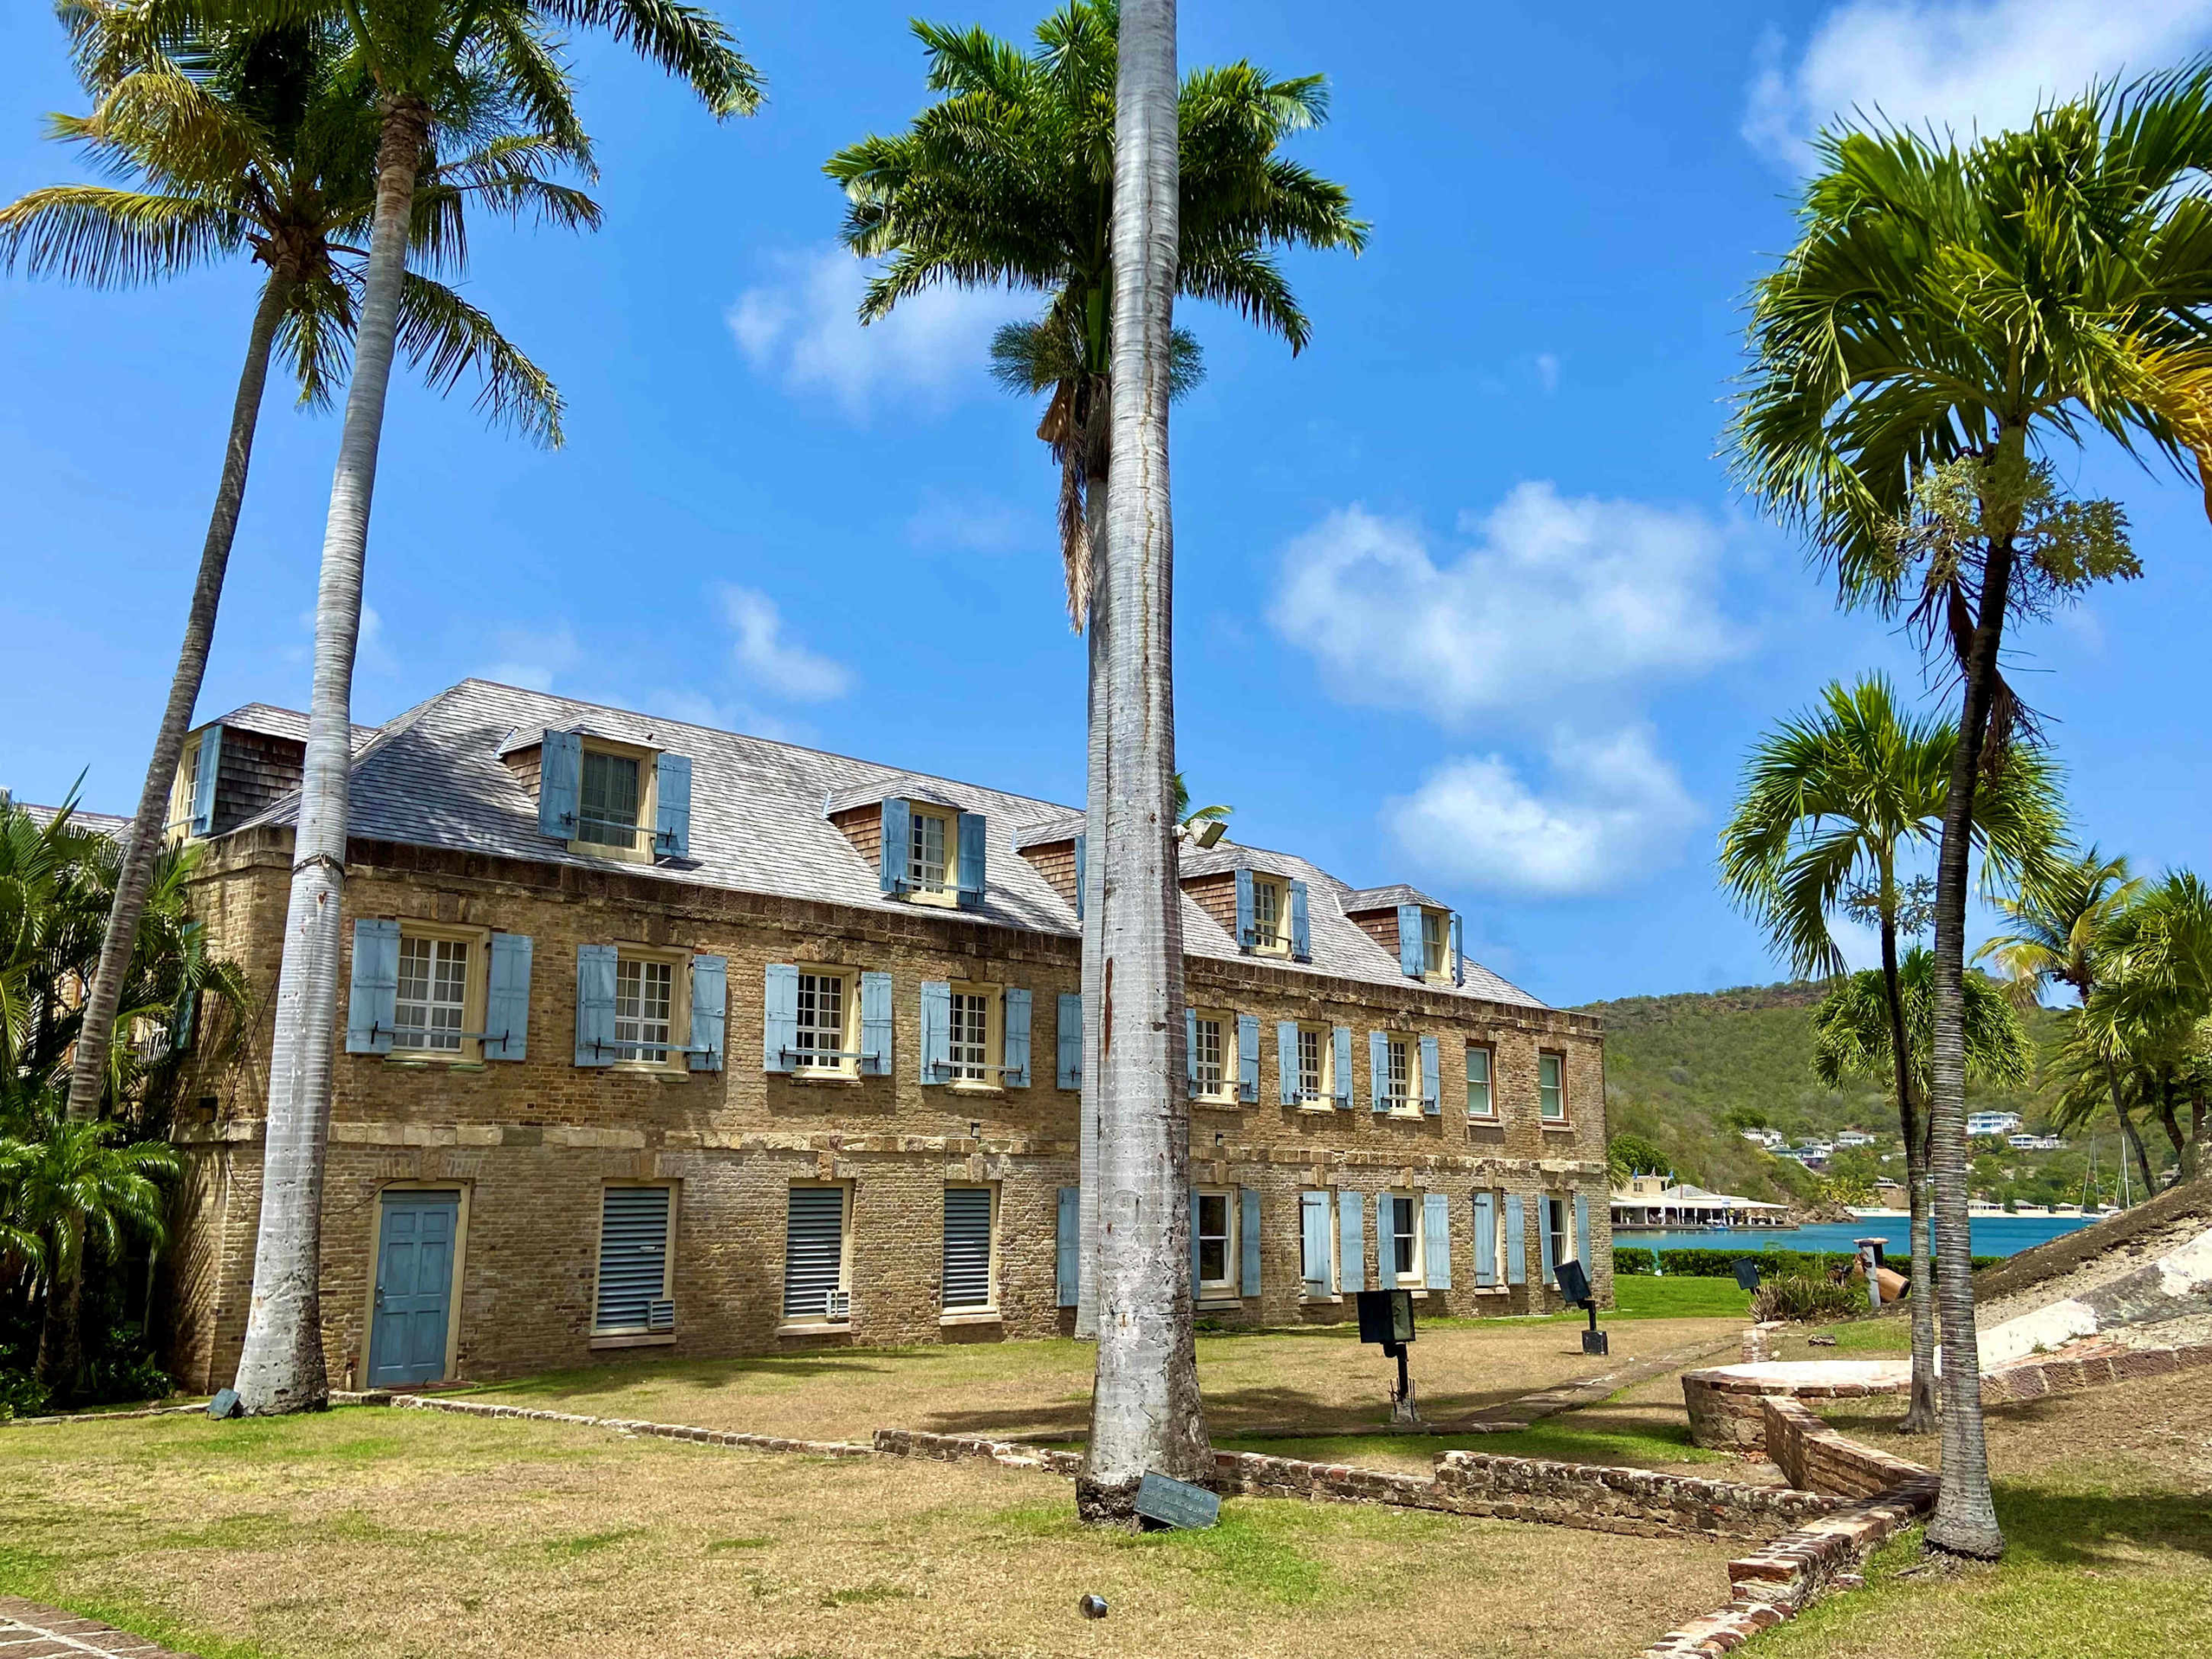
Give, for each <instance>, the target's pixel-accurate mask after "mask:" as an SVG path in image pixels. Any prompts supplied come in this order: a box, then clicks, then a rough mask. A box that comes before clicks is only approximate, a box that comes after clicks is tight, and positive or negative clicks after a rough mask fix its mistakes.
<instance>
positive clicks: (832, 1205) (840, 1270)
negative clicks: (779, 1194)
mask: <svg viewBox="0 0 2212 1659" xmlns="http://www.w3.org/2000/svg"><path fill="white" fill-rule="evenodd" d="M844 1264H845V1194H844V1190H843V1189H842V1187H835V1186H795V1187H793V1188H791V1221H790V1224H789V1226H788V1227H787V1229H786V1230H785V1236H784V1317H785V1319H821V1318H823V1317H842V1313H843V1309H842V1306H837V1307H833V1306H831V1304H832V1302H833V1300H835V1301H837V1302H840V1303H842V1300H843V1299H842V1296H841V1295H840V1294H839V1288H840V1286H841V1285H842V1281H843V1279H844Z"/></svg>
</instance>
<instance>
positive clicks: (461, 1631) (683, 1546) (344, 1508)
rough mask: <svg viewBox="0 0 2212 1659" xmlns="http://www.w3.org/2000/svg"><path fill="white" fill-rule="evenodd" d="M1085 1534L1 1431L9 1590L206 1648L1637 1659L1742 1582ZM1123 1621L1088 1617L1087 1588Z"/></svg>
mask: <svg viewBox="0 0 2212 1659" xmlns="http://www.w3.org/2000/svg"><path fill="white" fill-rule="evenodd" d="M0 1538H4V1539H5V1540H6V1541H5V1542H4V1543H0V1593H13V1594H22V1595H27V1596H31V1597H34V1598H36V1599H43V1600H48V1601H52V1602H57V1603H59V1604H60V1605H65V1606H72V1607H85V1606H93V1605H97V1606H99V1607H102V1608H104V1609H105V1610H106V1614H105V1616H109V1617H113V1618H115V1619H116V1622H118V1623H120V1624H124V1625H125V1626H126V1627H129V1626H131V1625H133V1624H134V1622H135V1623H136V1624H137V1626H138V1627H141V1628H143V1627H145V1626H147V1625H150V1624H159V1625H160V1626H161V1627H162V1629H164V1630H167V1631H168V1632H170V1633H171V1634H172V1636H174V1637H179V1638H182V1637H189V1638H190V1639H189V1640H188V1641H183V1640H181V1642H180V1644H181V1645H188V1646H194V1647H198V1648H200V1649H202V1650H203V1651H206V1652H208V1653H210V1654H211V1655H228V1656H239V1659H243V1656H246V1655H251V1654H257V1653H266V1654H283V1655H287V1656H292V1659H318V1656H323V1655H331V1656H340V1655H343V1656H362V1659H372V1656H373V1659H385V1656H391V1659H399V1656H411V1655H420V1654H426V1653H437V1654H440V1655H442V1656H443V1655H453V1656H464V1659H466V1656H477V1655H485V1656H493V1655H497V1656H510V1655H512V1656H524V1655H527V1656H530V1659H539V1656H568V1655H575V1656H578V1659H582V1656H587V1655H588V1656H591V1659H599V1656H601V1655H603V1654H605V1653H607V1652H608V1651H624V1652H670V1651H675V1652H683V1653H702V1654H730V1655H746V1656H778V1659H801V1656H809V1655H839V1656H842V1655H879V1654H883V1653H887V1652H894V1651H895V1652H898V1653H899V1654H901V1655H904V1656H912V1659H931V1656H942V1659H956V1656H992V1659H1014V1656H1029V1655H1052V1656H1059V1655H1069V1654H1079V1655H1097V1656H1102V1659H1103V1656H1124V1655H1125V1656H1131V1659H1136V1656H1154V1655H1158V1654H1163V1653H1179V1652H1195V1651H1199V1650H1205V1651H1207V1652H1226V1653H1234V1654H1237V1655H1240V1656H1245V1655H1249V1656H1265V1655H1285V1656H1289V1655H1296V1656H1300V1659H1332V1656H1337V1655H1343V1656H1347V1659H1350V1656H1358V1659H1368V1656H1371V1655H1372V1654H1373V1653H1374V1651H1375V1649H1376V1642H1377V1641H1378V1639H1382V1638H1381V1637H1380V1636H1379V1634H1378V1631H1379V1629H1380V1627H1379V1626H1378V1623H1377V1619H1378V1610H1381V1609H1384V1608H1388V1609H1389V1610H1391V1623H1392V1628H1391V1632H1390V1634H1389V1643H1390V1645H1391V1646H1393V1647H1394V1648H1395V1649H1399V1650H1402V1651H1412V1652H1444V1651H1450V1652H1453V1653H1465V1654H1498V1655H1504V1654H1508V1653H1527V1652H1543V1653H1546V1654H1549V1655H1557V1656H1580V1655H1592V1656H1595V1655H1605V1656H1618V1654H1620V1653H1623V1652H1626V1651H1633V1650H1634V1649H1636V1648H1637V1646H1638V1645H1639V1644H1641V1643H1643V1642H1646V1641H1648V1640H1649V1639H1650V1638H1651V1637H1653V1636H1654V1635H1656V1633H1657V1632H1659V1631H1661V1630H1665V1629H1667V1628H1669V1626H1670V1625H1672V1624H1675V1623H1677V1622H1679V1621H1680V1620H1681V1618H1684V1617H1686V1616H1688V1615H1689V1614H1692V1613H1694V1612H1696V1611H1701V1610H1702V1609H1703V1608H1705V1607H1706V1606H1707V1605H1710V1604H1711V1603H1712V1602H1713V1600H1714V1599H1715V1598H1716V1596H1718V1595H1719V1593H1721V1591H1722V1586H1723V1585H1724V1583H1725V1573H1724V1565H1723V1564H1724V1563H1725V1561H1726V1557H1727V1554H1728V1551H1727V1549H1726V1548H1725V1547H1723V1546H1718V1545H1708V1544H1697V1543H1684V1542H1676V1541H1659V1540H1645V1539H1633V1538H1614V1537H1609V1536H1605V1535H1595V1534H1590V1533H1583V1532H1569V1531H1567V1530H1564V1529H1556V1528H1548V1527H1537V1526H1516V1525H1513V1524H1511V1523H1508V1522H1478V1521H1469V1520H1464V1519H1461V1518H1459V1517H1455V1516H1439V1515H1429V1514H1421V1513H1414V1512H1408V1511H1401V1510H1384V1509H1369V1508H1365V1507H1360V1506H1351V1505H1330V1504H1303V1503H1285V1502H1267V1501H1262V1500H1235V1501H1231V1502H1230V1503H1228V1504H1227V1505H1226V1506H1225V1507H1224V1524H1223V1525H1222V1526H1221V1527H1219V1528H1218V1529H1215V1530H1213V1531H1211V1532H1207V1533H1202V1534H1199V1533H1194V1534H1179V1535H1158V1536H1151V1537H1145V1538H1135V1537H1128V1536H1123V1535H1101V1534H1095V1533H1090V1532H1086V1531H1084V1530H1083V1529H1079V1528H1078V1527H1077V1525H1076V1524H1075V1522H1074V1519H1073V1510H1072V1500H1071V1491H1070V1489H1069V1488H1068V1486H1067V1485H1066V1484H1064V1483H1062V1482H1060V1481H1058V1480H1055V1479H1052V1478H1050V1477H1047V1476H1043V1475H1035V1474H1022V1473H1016V1472H1014V1471H1005V1470H1000V1469H996V1468H993V1467H990V1466H988V1465H936V1464H929V1465H922V1464H914V1463H908V1462H904V1461H900V1460H897V1459H866V1460H860V1461H849V1460H832V1459H808V1458H798V1457H777V1456H766V1455H760V1454H753V1453H747V1452H731V1451H718V1450H715V1449H711V1448H705V1447H699V1446H687V1445H683V1444H680V1443H671V1442H664V1441H659V1440H648V1439H631V1438H625V1437H619V1436H616V1435H613V1434H607V1433H600V1432H596V1431H592V1430H584V1429H576V1428H568V1427H558V1426H553V1425H546V1424H537V1423H529V1422H516V1421H484V1420H477V1419H470V1418H461V1417H449V1416H442V1415H436V1414H416V1413H407V1414H398V1413H389V1414H388V1413H383V1412H375V1411H344V1412H337V1413H333V1414H327V1415H322V1416H316V1417H309V1418H302V1419H294V1420H289V1421H273V1422H272V1421H258V1422H247V1423H232V1424H213V1423H209V1422H207V1421H205V1420H200V1419H188V1418H172V1419H157V1420H153V1421H138V1422H129V1423H118V1424H113V1425H104V1424H102V1425H92V1424H87V1425H81V1426H75V1427H60V1428H50V1429H38V1430H22V1429H17V1430H10V1431H7V1432H4V1433H0ZM1087 1591H1088V1592H1096V1593H1098V1594H1100V1595H1103V1596H1104V1597H1105V1598H1106V1599H1107V1600H1108V1602H1109V1604H1110V1605H1111V1607H1112V1613H1111V1616H1110V1617H1109V1618H1107V1619H1105V1620H1104V1621H1103V1622H1099V1623H1090V1622H1087V1621H1084V1620H1082V1619H1081V1618H1078V1617H1077V1612H1076V1601H1077V1598H1078V1597H1079V1596H1080V1595H1082V1594H1083V1593H1084V1592H1087Z"/></svg>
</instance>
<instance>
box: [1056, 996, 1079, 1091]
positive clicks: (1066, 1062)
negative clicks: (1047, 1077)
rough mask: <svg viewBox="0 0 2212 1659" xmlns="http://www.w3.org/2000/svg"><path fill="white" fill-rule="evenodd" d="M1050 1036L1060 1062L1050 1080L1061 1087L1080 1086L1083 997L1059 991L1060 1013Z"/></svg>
mask: <svg viewBox="0 0 2212 1659" xmlns="http://www.w3.org/2000/svg"><path fill="white" fill-rule="evenodd" d="M1052 1035H1053V1040H1054V1042H1055V1043H1056V1045H1057V1046H1058V1051H1059V1062H1058V1069H1057V1071H1056V1072H1055V1074H1054V1076H1053V1078H1052V1081H1053V1082H1054V1083H1055V1084H1058V1086H1059V1087H1061V1088H1063V1089H1080V1088H1082V1087H1083V998H1082V997H1081V996H1080V995H1078V994H1077V993H1076V992H1074V991H1062V992H1061V993H1060V1000H1059V1013H1058V1015H1057V1016H1056V1020H1055V1024H1054V1026H1053V1028H1052Z"/></svg>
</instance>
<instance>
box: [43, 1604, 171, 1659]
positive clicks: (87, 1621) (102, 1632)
mask: <svg viewBox="0 0 2212 1659" xmlns="http://www.w3.org/2000/svg"><path fill="white" fill-rule="evenodd" d="M88 1654H92V1655H102V1656H105V1655H110V1654H127V1655H129V1656H130V1659H193V1656H192V1655H190V1654H188V1653H172V1652H171V1651H170V1650H169V1649H167V1648H163V1647H157V1646H156V1645H155V1644H154V1643H151V1642H149V1641H148V1640H146V1638H145V1637H143V1636H133V1635H131V1634H130V1631H128V1630H117V1629H116V1628H115V1626H114V1625H112V1624H101V1623H100V1622H99V1620H98V1619H92V1618H78V1617H77V1616H76V1615H75V1614H74V1613H71V1612H66V1611H63V1610H62V1609H60V1608H59V1607H43V1606H41V1605H39V1604H38V1603H37V1602H35V1601H20V1600H17V1599H15V1598H13V1597H10V1596H0V1659H79V1656H84V1655H88Z"/></svg>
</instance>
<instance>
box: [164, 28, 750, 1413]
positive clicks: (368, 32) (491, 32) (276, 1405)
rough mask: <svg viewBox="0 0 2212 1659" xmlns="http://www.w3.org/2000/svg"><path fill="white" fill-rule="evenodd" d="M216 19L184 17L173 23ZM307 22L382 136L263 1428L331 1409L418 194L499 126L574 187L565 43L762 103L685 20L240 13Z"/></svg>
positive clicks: (315, 799)
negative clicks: (361, 916)
mask: <svg viewBox="0 0 2212 1659" xmlns="http://www.w3.org/2000/svg"><path fill="white" fill-rule="evenodd" d="M176 3H178V4H180V5H189V4H193V3H204V0H176ZM242 3H248V4H251V5H256V6H266V7H268V8H270V9H271V10H276V11H278V12H280V13H298V12H301V11H303V10H304V11H308V12H311V13H313V14H315V15H317V16H323V17H327V18H328V19H330V20H331V21H332V22H335V23H342V24H344V25H345V26H346V27H347V28H348V29H349V31H350V36H349V37H350V40H351V42H352V48H353V54H354V56H355V60H356V61H357V62H358V63H359V67H360V70H361V73H364V74H365V76H367V77H368V79H370V80H371V81H372V83H373V84H374V86H375V88H376V96H377V99H378V108H379V111H380V114H381V128H380V130H379V134H378V144H377V157H376V181H377V186H376V205H375V210H374V214H373V217H372V226H371V231H370V237H369V247H368V257H367V262H366V264H365V269H364V271H363V277H362V284H361V301H360V310H359V325H358V329H357V334H356V343H355V346H354V363H353V384H352V385H351V387H350V388H349V389H348V391H347V394H346V414H345V419H344V423H343V426H342V428H341V429H340V436H339V445H338V467H337V473H336V476H335V477H334V480H332V484H331V492H330V512H329V518H328V520H327V524H326V526H325V529H324V532H323V543H322V571H321V581H320V582H319V584H318V587H317V588H316V594H315V675H314V690H313V693H312V695H311V696H310V697H309V699H308V741H307V759H306V764H305V767H304V775H303V777H302V782H301V787H300V805H299V813H298V820H297V828H296V830H295V832H294V842H293V859H294V862H293V867H292V890H291V899H290V906H289V911H288V912H287V916H286V921H285V929H284V954H283V962H282V963H281V964H280V966H279V969H278V974H277V1025H276V1034H275V1038H274V1040H273V1042H272V1044H271V1047H270V1067H269V1073H270V1086H269V1113H268V1129H267V1132H266V1137H265V1143H264V1153H263V1162H262V1170H263V1176H262V1199H261V1228H260V1235H259V1237H258V1238H257V1241H256V1245H255V1250H254V1267H253V1300H252V1305H251V1313H249V1314H248V1316H247V1320H246V1333H245V1349H244V1351H243V1352H242V1353H241V1355H240V1357H239V1360H238V1383H237V1387H238V1395H239V1398H240V1401H241V1402H242V1404H243V1406H244V1408H245V1410H247V1411H248V1412H251V1413H265V1412H285V1411H300V1410H306V1409H311V1408H321V1406H322V1405H323V1404H325V1403H326V1402H327V1399H328V1395H329V1384H328V1380H327V1373H326V1370H325V1369H324V1363H323V1355H322V1317H321V1235H322V1172H323V1143H324V1141H325V1139H326V1136H327V1127H328V1122H329V1116H330V1086H331V1074H330V1062H331V1043H332V1037H333V1033H334V1029H335V1027H336V1026H337V1014H338V959H339V954H340V941H339V912H340V900H341V899H342V898H343V895H344V887H345V874H346V804H347V786H348V783H349V781H350V780H349V779H348V776H347V768H348V766H349V765H350V763H351V758H352V741H351V736H352V729H353V652H354V647H355V645H356V643H357V641H358V639H359V632H360V619H361V572H362V565H363V563H364V561H365V558H366V556H367V551H368V534H369V502H370V497H371V495H372V492H373V490H374V487H375V484H376V470H377V447H378V441H379V440H380V438H381V437H382V435H383V429H384V407H385V391H386V388H387V387H388V386H389V385H390V384H391V363H392V356H393V352H394V348H395V346H397V340H398V335H399V329H400V307H401V302H402V299H403V297H404V292H405V289H406V277H407V247H408V241H409V232H410V226H411V225H412V224H413V222H414V218H415V192H416V184H417V181H419V179H420V178H421V176H422V171H423V165H424V162H425V160H426V158H429V157H434V156H436V155H438V154H439V153H440V151H441V149H442V148H445V147H448V146H453V147H456V148H461V149H467V148H470V147H471V140H472V139H473V137H474V134H475V132H476V131H477V130H479V129H480V127H481V126H482V125H483V124H484V123H485V122H486V120H487V119H490V118H493V116H494V115H495V114H505V115H509V116H510V117H511V118H514V119H518V120H519V121H521V122H522V123H523V124H525V125H526V126H527V127H528V128H529V129H530V130H532V131H534V132H537V133H541V134H543V135H544V136H545V142H546V154H547V156H548V157H549V159H553V160H558V161H565V162H571V163H574V164H575V165H578V166H581V167H588V166H589V163H590V155H591V149H590V144H589V143H588V140H587V139H586V138H585V137H584V134H583V130H582V127H581V126H580V125H579V124H577V121H576V116H575V106H574V103H573V100H572V99H571V98H570V87H569V78H568V73H567V67H566V65H565V63H564V61H563V58H562V55H561V52H560V43H559V41H557V40H556V38H555V37H554V35H552V34H551V32H550V30H551V29H552V28H553V27H555V26H557V25H560V24H563V23H575V24H580V25H584V26H588V27H594V28H600V29H606V30H607V32H608V33H609V34H611V35H613V37H614V39H615V40H616V41H620V43H622V44H624V45H626V46H629V47H631V48H632V49H634V50H636V51H637V52H638V53H639V54H641V55H642V56H644V57H645V58H646V59H648V60H651V61H652V62H654V63H657V64H658V65H660V66H661V67H663V68H664V69H666V70H668V71H669V72H671V73H673V74H676V75H677V76H680V77H681V78H682V79H684V80H686V81H688V82H689V83H690V85H691V86H692V87H693V88H694V90H696V92H698V93H699V95H700V96H701V97H702V99H704V100H705V102H706V104H707V105H708V107H709V109H710V110H712V111H714V113H715V115H717V116H726V115H732V114H736V113H740V112H742V111H750V110H752V109H753V108H754V107H756V106H757V105H758V103H759V101H760V87H759V85H758V82H757V81H756V79H755V78H754V75H753V69H752V67H751V66H750V65H749V64H747V62H746V61H745V60H744V59H743V58H742V57H741V56H739V55H738V53H737V50H736V48H735V46H734V44H733V43H732V41H731V40H730V38H729V36H728V34H727V32H725V31H724V29H722V27H721V24H720V23H719V22H715V19H714V18H713V17H712V16H709V14H707V13H706V12H703V11H701V10H697V9H696V8H694V7H691V6H690V5H683V4H677V3H675V0H242Z"/></svg>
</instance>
